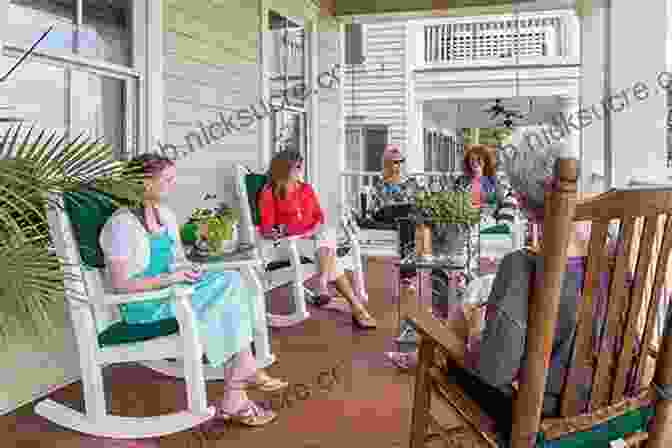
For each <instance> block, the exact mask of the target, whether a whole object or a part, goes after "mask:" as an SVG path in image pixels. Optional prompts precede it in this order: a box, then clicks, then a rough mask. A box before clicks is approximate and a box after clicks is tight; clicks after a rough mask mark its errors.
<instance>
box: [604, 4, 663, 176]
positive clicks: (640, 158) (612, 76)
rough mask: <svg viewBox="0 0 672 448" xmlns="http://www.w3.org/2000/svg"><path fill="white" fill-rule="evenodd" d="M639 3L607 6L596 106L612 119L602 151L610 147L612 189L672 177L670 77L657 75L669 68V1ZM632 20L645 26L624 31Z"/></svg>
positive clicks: (631, 23) (629, 26)
mask: <svg viewBox="0 0 672 448" xmlns="http://www.w3.org/2000/svg"><path fill="white" fill-rule="evenodd" d="M642 5H643V4H642V3H641V2H623V1H612V2H611V8H610V10H609V19H610V26H609V44H608V45H609V48H608V49H607V51H608V54H609V64H608V71H609V73H608V80H609V85H608V86H607V87H608V89H609V92H608V93H607V94H606V95H605V98H603V99H602V104H598V105H596V106H597V107H599V111H604V112H605V114H606V115H607V116H610V118H611V120H610V126H609V127H608V128H607V131H608V132H609V134H610V138H609V140H608V141H609V146H608V147H607V148H606V150H607V151H612V160H613V164H614V167H613V174H614V178H613V179H612V182H611V185H610V186H612V187H616V188H619V187H624V186H626V185H627V183H628V181H629V180H630V179H631V178H639V179H642V178H644V179H647V178H648V179H651V180H653V179H655V180H656V181H658V182H660V181H665V182H669V180H668V176H669V175H670V170H669V168H667V167H666V128H665V124H666V123H665V122H666V112H667V101H666V95H665V91H664V88H665V85H666V84H670V85H672V76H670V75H665V76H664V78H663V79H660V78H658V76H659V75H660V74H661V73H664V72H670V67H669V64H670V62H671V61H670V55H669V53H668V45H669V43H668V42H669V29H670V22H669V20H670V10H671V9H672V5H671V4H670V2H669V1H661V2H648V3H647V4H646V7H642ZM633 24H646V26H638V27H637V32H632V33H627V32H623V30H625V29H630V28H631V27H632V26H633ZM633 30H634V28H633ZM665 78H667V80H666V79H665ZM660 81H662V83H661V82H660ZM608 174H609V173H608Z"/></svg>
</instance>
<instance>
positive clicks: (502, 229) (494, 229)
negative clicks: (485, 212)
mask: <svg viewBox="0 0 672 448" xmlns="http://www.w3.org/2000/svg"><path fill="white" fill-rule="evenodd" d="M510 234H511V227H509V226H508V224H495V225H492V226H489V227H486V228H483V229H481V235H510Z"/></svg>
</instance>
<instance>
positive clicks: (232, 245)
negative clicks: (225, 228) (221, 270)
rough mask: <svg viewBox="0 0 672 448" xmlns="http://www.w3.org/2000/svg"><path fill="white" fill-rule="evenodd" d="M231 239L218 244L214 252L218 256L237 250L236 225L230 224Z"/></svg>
mask: <svg viewBox="0 0 672 448" xmlns="http://www.w3.org/2000/svg"><path fill="white" fill-rule="evenodd" d="M230 236H231V238H230V239H226V240H222V241H220V242H219V247H218V248H217V250H216V251H215V252H216V253H218V254H230V253H232V252H235V251H236V250H237V249H238V223H231V233H230Z"/></svg>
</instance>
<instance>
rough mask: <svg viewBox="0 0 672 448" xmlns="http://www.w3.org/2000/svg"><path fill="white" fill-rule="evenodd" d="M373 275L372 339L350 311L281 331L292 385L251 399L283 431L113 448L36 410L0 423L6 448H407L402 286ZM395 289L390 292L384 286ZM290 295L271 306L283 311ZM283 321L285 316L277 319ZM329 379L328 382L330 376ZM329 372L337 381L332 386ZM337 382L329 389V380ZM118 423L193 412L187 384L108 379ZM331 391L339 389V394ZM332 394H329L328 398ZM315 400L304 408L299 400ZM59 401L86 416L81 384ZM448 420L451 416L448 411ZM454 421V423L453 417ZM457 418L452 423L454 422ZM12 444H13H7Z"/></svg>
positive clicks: (315, 316) (215, 389) (282, 370)
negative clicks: (399, 357)
mask: <svg viewBox="0 0 672 448" xmlns="http://www.w3.org/2000/svg"><path fill="white" fill-rule="evenodd" d="M369 266H370V268H369V272H368V273H367V274H368V275H367V282H368V284H369V286H368V288H369V295H370V310H371V312H372V314H373V315H374V316H376V318H377V319H378V324H379V327H378V329H377V330H374V331H362V330H357V329H355V328H353V325H352V322H351V315H350V313H349V311H345V312H344V311H339V310H334V309H327V310H321V309H316V308H313V307H310V312H311V314H312V315H311V318H310V319H309V320H307V321H306V322H304V323H302V324H300V325H297V326H295V327H292V328H283V329H273V330H272V334H271V338H272V339H271V343H272V348H273V352H274V353H275V354H276V355H277V358H278V361H277V362H276V363H275V365H273V366H272V367H271V368H270V369H269V373H270V374H271V375H274V376H280V377H283V378H286V379H287V380H288V381H290V383H291V384H293V385H299V386H294V387H292V386H290V389H289V392H288V393H285V395H284V397H285V398H284V399H283V396H282V395H277V394H276V395H273V394H263V393H259V392H251V393H250V395H251V396H252V397H253V398H255V399H259V400H265V401H266V405H270V406H271V407H273V408H274V409H277V410H278V412H279V418H278V420H277V421H276V422H274V423H272V424H270V425H268V426H265V427H262V428H240V427H234V426H228V427H227V426H215V427H207V426H206V427H205V428H201V429H195V430H192V431H189V432H183V433H178V434H174V435H171V436H167V437H163V438H160V439H150V440H148V439H145V440H112V439H102V438H96V437H91V436H87V435H83V434H79V433H76V432H73V431H70V430H67V429H64V428H60V427H58V426H56V425H54V424H52V423H50V422H49V421H47V420H45V419H43V418H42V417H40V416H37V415H35V414H34V412H33V404H31V405H27V406H24V407H22V408H20V409H19V410H17V411H16V412H14V413H12V414H9V415H6V416H3V417H1V418H0V439H1V440H3V441H4V442H5V443H2V445H3V446H15V447H17V448H32V447H45V448H46V447H49V448H61V447H63V448H65V447H68V448H70V447H75V446H76V447H80V448H89V447H91V448H93V447H101V448H106V447H109V448H112V447H114V448H150V447H161V448H210V447H212V448H214V447H227V448H235V447H238V446H240V447H243V446H244V447H250V446H254V447H271V448H273V447H278V448H279V447H288V448H301V447H306V448H307V447H314V448H317V447H320V448H337V447H338V448H342V447H343V446H348V444H350V446H352V447H357V448H359V447H386V448H387V447H394V446H400V447H406V446H408V443H409V426H410V418H411V412H410V410H411V403H412V398H413V377H412V376H411V375H409V374H408V373H402V372H399V371H398V370H397V369H395V368H394V367H393V366H392V365H391V364H390V363H389V362H388V361H387V359H386V358H385V356H384V352H385V351H388V350H394V349H395V347H396V346H395V344H394V343H393V338H394V336H395V333H396V329H397V325H398V323H397V312H396V310H397V307H396V302H395V299H394V298H393V290H394V285H393V284H392V283H391V282H390V277H389V276H387V278H386V276H385V270H384V269H382V266H380V265H379V264H378V263H371V264H370V265H369ZM386 282H387V284H386ZM287 300H288V294H287V291H286V290H285V291H282V290H278V291H276V292H275V293H274V296H273V297H272V300H271V301H272V303H273V308H274V311H276V310H275V308H276V306H278V307H279V308H284V307H285V305H284V304H283V302H284V303H287ZM276 312H277V311H276ZM323 372H325V373H323ZM326 372H331V373H330V374H329V376H327V373H326ZM330 377H331V378H333V379H332V380H330V379H329V378H330ZM105 378H106V385H110V389H111V390H110V394H111V395H110V396H111V403H112V404H111V407H112V413H114V414H123V415H129V416H147V415H156V414H158V413H167V412H174V411H176V410H178V409H183V408H184V407H185V405H186V393H185V389H184V384H183V382H182V381H181V380H178V381H176V380H174V379H171V378H168V377H165V376H163V375H160V374H158V373H154V372H153V371H151V370H149V369H146V368H144V367H142V366H139V365H120V366H112V367H109V368H106V369H105ZM332 383H333V384H332ZM330 384H331V386H330ZM329 387H331V390H328V389H329ZM222 389H223V385H222V383H221V382H211V383H209V384H208V397H210V399H211V400H212V401H215V400H216V399H218V397H221V395H222ZM307 390H310V396H309V397H307V398H305V399H304V400H301V398H297V397H296V395H297V393H293V392H292V391H296V392H298V395H301V396H305V394H307V392H305V391H307ZM51 398H53V399H55V400H57V401H62V402H67V403H70V404H71V405H72V406H73V407H77V408H80V409H81V406H82V405H83V400H82V398H81V383H75V384H73V385H71V386H68V387H64V388H62V389H60V390H58V391H56V392H54V393H53V394H51ZM441 411H442V412H441V413H444V412H445V413H448V414H452V411H450V410H448V409H443V410H441ZM447 417H448V416H447ZM456 418H457V417H455V416H454V415H451V417H449V420H452V421H455V424H456V425H457V424H459V423H457V420H456ZM6 442H9V443H8V444H7V443H6Z"/></svg>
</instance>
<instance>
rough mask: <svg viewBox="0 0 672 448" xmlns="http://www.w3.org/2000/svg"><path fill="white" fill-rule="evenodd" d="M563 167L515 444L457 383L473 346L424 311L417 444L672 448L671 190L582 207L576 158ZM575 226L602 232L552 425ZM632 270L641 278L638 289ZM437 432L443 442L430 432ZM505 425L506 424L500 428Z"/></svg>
mask: <svg viewBox="0 0 672 448" xmlns="http://www.w3.org/2000/svg"><path fill="white" fill-rule="evenodd" d="M556 168H557V171H556V172H558V173H559V178H560V182H559V184H560V190H559V191H556V192H553V193H548V194H547V196H546V203H547V206H546V216H545V219H544V229H545V230H544V234H543V248H544V252H543V256H544V272H543V273H539V274H538V275H539V276H541V277H543V280H542V279H540V280H542V281H540V282H533V284H532V285H531V286H530V295H529V306H528V315H529V316H530V319H529V321H528V325H527V336H526V338H527V339H526V344H525V351H526V352H525V355H524V356H523V359H524V361H523V364H522V366H521V368H522V371H521V373H522V374H521V375H520V376H519V378H520V382H519V384H512V387H513V390H514V391H515V392H514V396H513V406H512V409H511V414H509V415H511V416H512V422H513V423H512V426H511V430H510V440H508V441H506V442H503V441H502V440H506V438H505V437H504V438H502V437H501V435H502V433H500V432H498V430H497V427H496V426H494V425H496V423H497V422H496V421H495V420H494V417H493V416H490V415H487V414H486V413H485V411H484V410H483V408H482V407H481V405H479V402H477V401H476V400H475V399H474V398H472V397H471V396H469V394H468V393H467V391H466V390H464V389H463V388H462V387H460V385H458V384H457V382H456V381H453V380H452V379H451V377H450V376H449V375H447V372H449V371H450V369H451V366H456V365H458V366H459V365H464V354H465V343H464V341H463V340H462V339H460V338H458V337H457V335H456V334H455V333H454V332H453V331H451V330H450V329H449V328H448V327H446V326H444V325H443V324H442V323H440V322H439V321H437V320H435V319H434V318H433V317H432V316H431V315H430V314H429V313H428V312H427V311H424V310H422V309H418V310H409V313H408V318H409V319H410V320H411V322H413V325H414V327H415V328H416V329H417V331H418V333H419V334H420V337H421V343H420V351H419V364H418V367H417V370H416V379H415V397H414V404H413V411H412V421H411V443H410V446H411V448H420V447H424V446H425V444H426V443H428V441H429V440H430V439H433V438H434V436H439V437H440V438H443V439H447V440H448V441H449V442H452V444H451V445H450V446H469V447H476V448H477V447H494V448H496V447H504V446H507V447H509V446H510V447H513V448H530V447H536V448H541V447H544V448H548V447H554V448H559V447H563V448H565V447H567V448H568V447H574V448H578V447H598V448H599V447H604V448H607V447H609V448H612V447H616V446H620V447H632V446H643V445H642V444H643V443H645V444H646V445H645V446H647V447H649V448H663V447H664V446H669V445H670V442H672V426H671V425H672V418H671V417H670V415H672V401H671V399H672V332H671V331H672V328H670V320H669V316H670V313H667V315H668V319H666V320H667V322H665V323H666V324H667V326H666V328H665V330H664V334H663V337H662V338H656V334H655V333H656V324H657V322H656V321H657V320H660V319H661V313H660V300H661V295H662V292H663V290H664V288H663V287H664V285H665V284H666V283H667V282H668V281H669V279H668V277H669V274H668V273H667V268H668V264H669V263H668V262H669V260H670V253H671V252H672V190H670V189H667V190H662V189H658V190H626V191H616V190H612V191H609V192H607V193H604V194H602V195H599V196H597V197H594V198H591V199H589V200H585V201H581V202H577V200H576V180H577V174H576V173H577V170H576V161H574V160H571V159H561V160H559V161H558V166H557V167H556ZM573 220H574V221H591V222H592V232H591V236H590V243H589V246H588V256H587V260H586V272H585V276H584V285H583V299H582V300H581V301H580V302H579V304H578V307H577V322H578V325H577V328H576V334H575V340H574V344H573V348H572V353H571V358H570V365H569V367H568V368H567V371H566V376H565V386H564V389H563V391H562V394H561V395H560V397H559V408H560V410H559V414H558V415H556V416H553V417H552V418H549V417H542V415H541V410H542V404H543V400H544V391H545V388H546V381H547V375H548V374H549V371H550V368H549V364H550V362H549V361H550V357H551V348H552V346H553V343H552V342H553V338H554V334H555V327H556V322H557V318H558V317H557V316H558V309H559V300H560V294H561V288H562V277H563V272H564V270H565V266H566V263H567V247H568V241H569V236H570V231H571V224H572V221H573ZM615 220H618V221H620V228H621V231H620V233H619V235H620V238H621V244H622V250H620V249H619V250H617V251H616V252H617V253H616V255H611V254H610V253H609V252H608V251H607V244H606V243H607V234H608V227H609V224H610V223H611V222H613V221H615ZM603 272H609V273H610V275H609V283H610V284H609V285H608V288H609V289H608V293H606V294H599V293H598V289H599V288H600V282H601V281H602V280H601V279H606V277H604V276H603V275H601V273H603ZM628 273H634V278H635V279H639V281H635V282H629V281H628V280H627V275H628ZM594 305H597V306H598V308H597V309H602V310H606V311H599V312H600V313H602V312H604V316H605V318H604V320H603V321H602V320H601V319H600V318H597V319H596V318H595V316H594V314H595V313H596V311H595V310H594V308H593V306H594ZM598 322H604V324H603V325H601V324H597V323H598ZM596 324H597V325H596ZM594 327H595V328H594ZM656 339H658V340H656ZM556 368H557V367H556ZM589 372H593V374H592V375H593V376H592V377H591V376H590V375H589ZM654 372H655V373H654ZM587 383H588V384H592V388H591V389H590V390H589V396H588V397H586V395H581V394H580V392H581V390H584V391H586V389H585V388H582V386H581V385H582V384H583V385H586V384H587ZM586 392H587V391H586ZM582 397H583V398H582ZM585 399H587V400H588V402H586V401H583V400H585ZM432 400H440V401H441V402H443V403H446V404H448V405H449V407H451V408H452V409H453V410H455V411H456V413H457V414H458V415H459V416H460V418H461V420H462V422H463V423H464V424H462V425H461V426H458V427H455V426H454V425H453V426H452V427H448V426H446V425H445V423H442V422H441V421H440V420H439V418H438V415H437V414H435V413H434V412H432V407H433V406H432V405H431V402H432ZM586 409H588V410H587V411H586ZM507 425H508V423H507ZM430 428H432V429H433V430H436V431H435V432H434V434H429V433H428V431H429V429H430ZM503 428H504V426H501V423H500V426H499V429H500V430H502V431H504V429H503ZM505 443H506V445H504V444H505ZM449 444H450V443H449ZM456 444H457V445H456Z"/></svg>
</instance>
